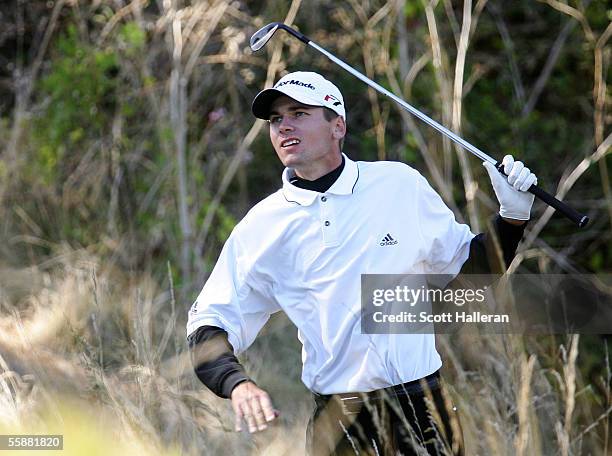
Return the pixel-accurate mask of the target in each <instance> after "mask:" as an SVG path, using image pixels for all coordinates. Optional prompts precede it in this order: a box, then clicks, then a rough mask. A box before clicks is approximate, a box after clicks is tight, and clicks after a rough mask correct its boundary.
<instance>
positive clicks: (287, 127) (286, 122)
mask: <svg viewBox="0 0 612 456" xmlns="http://www.w3.org/2000/svg"><path fill="white" fill-rule="evenodd" d="M278 128H279V130H280V131H283V132H284V131H292V130H293V124H292V123H291V119H289V116H283V118H282V119H281V123H280V125H279V126H278Z"/></svg>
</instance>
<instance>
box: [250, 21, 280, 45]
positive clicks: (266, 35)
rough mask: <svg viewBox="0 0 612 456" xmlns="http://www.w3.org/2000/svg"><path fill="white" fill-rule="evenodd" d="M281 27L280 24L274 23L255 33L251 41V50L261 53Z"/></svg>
mask: <svg viewBox="0 0 612 456" xmlns="http://www.w3.org/2000/svg"><path fill="white" fill-rule="evenodd" d="M279 25H280V24H279V23H278V22H272V23H270V24H268V25H266V26H264V27H262V28H260V29H259V30H257V31H256V32H255V33H253V36H252V37H251V41H250V46H251V50H253V51H259V50H260V49H261V48H262V47H264V46H265V45H266V43H267V42H268V41H269V40H270V38H272V35H274V32H276V30H277V29H278V27H279Z"/></svg>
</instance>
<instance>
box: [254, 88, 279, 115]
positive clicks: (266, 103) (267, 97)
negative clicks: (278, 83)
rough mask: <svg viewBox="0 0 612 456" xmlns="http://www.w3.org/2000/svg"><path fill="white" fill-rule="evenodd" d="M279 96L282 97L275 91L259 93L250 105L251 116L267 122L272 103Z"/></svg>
mask: <svg viewBox="0 0 612 456" xmlns="http://www.w3.org/2000/svg"><path fill="white" fill-rule="evenodd" d="M281 95H284V93H283V92H281V91H280V90H276V89H266V90H262V91H261V92H259V93H258V94H257V96H256V97H255V99H254V100H253V104H252V105H251V111H252V112H253V115H254V116H255V117H257V118H258V119H263V120H268V119H269V118H270V107H271V106H272V103H274V100H276V99H277V98H278V97H280V96H281Z"/></svg>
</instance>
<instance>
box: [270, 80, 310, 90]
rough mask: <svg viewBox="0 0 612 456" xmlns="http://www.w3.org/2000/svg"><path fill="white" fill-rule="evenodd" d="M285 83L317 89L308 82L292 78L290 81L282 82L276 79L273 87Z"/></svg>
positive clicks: (276, 87)
mask: <svg viewBox="0 0 612 456" xmlns="http://www.w3.org/2000/svg"><path fill="white" fill-rule="evenodd" d="M287 84H295V85H299V86H301V87H305V88H306V89H312V90H317V89H315V88H314V86H313V85H312V84H308V83H306V82H302V81H296V80H295V79H292V80H291V81H283V82H281V81H278V82H277V83H276V85H275V86H274V88H275V89H278V88H279V87H282V86H284V85H287Z"/></svg>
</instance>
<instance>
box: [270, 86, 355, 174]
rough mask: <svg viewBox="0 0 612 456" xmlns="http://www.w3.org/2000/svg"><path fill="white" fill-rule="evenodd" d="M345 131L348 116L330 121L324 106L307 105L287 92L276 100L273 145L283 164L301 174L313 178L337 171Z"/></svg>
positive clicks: (272, 125) (272, 124)
mask: <svg viewBox="0 0 612 456" xmlns="http://www.w3.org/2000/svg"><path fill="white" fill-rule="evenodd" d="M344 133H345V126H344V119H342V118H341V117H338V118H336V119H333V120H331V121H328V120H326V119H325V116H324V114H323V108H321V107H318V106H308V105H304V104H302V103H299V102H297V101H295V100H293V99H292V98H289V97H287V96H285V95H281V96H280V97H278V98H277V99H276V100H274V103H272V106H271V109H270V140H271V141H272V146H273V147H274V150H275V151H276V154H277V155H278V158H279V159H280V161H281V162H282V163H283V165H285V166H286V167H289V168H293V169H294V170H295V171H296V173H297V174H298V176H300V177H305V178H307V179H313V178H317V177H320V175H323V174H325V173H326V172H329V171H331V170H333V169H334V168H335V167H336V166H337V162H338V158H339V157H340V148H339V145H338V141H339V139H340V138H342V137H344ZM328 168H331V169H328ZM322 171H325V172H323V174H320V173H321V172H322ZM313 173H314V174H320V175H313Z"/></svg>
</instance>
